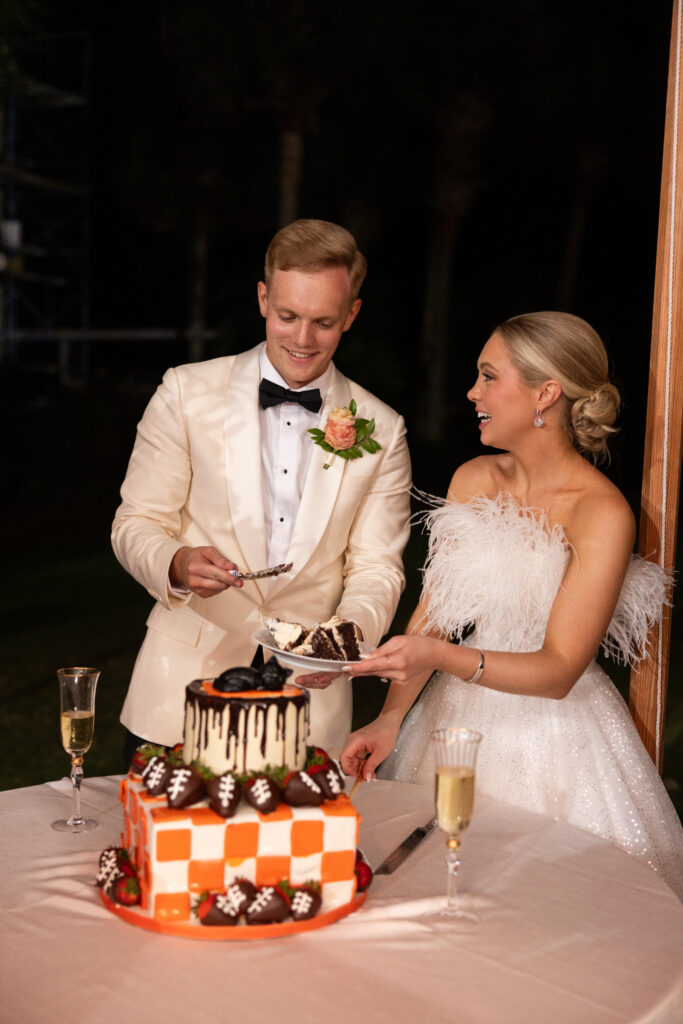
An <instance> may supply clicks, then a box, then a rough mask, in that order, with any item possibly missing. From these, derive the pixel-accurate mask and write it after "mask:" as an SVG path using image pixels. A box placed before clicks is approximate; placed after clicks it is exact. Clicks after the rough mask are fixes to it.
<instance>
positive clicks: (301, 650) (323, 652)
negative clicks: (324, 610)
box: [266, 615, 360, 661]
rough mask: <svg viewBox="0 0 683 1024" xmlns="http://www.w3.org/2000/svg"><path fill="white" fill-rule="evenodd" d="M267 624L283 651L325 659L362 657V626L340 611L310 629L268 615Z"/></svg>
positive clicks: (347, 659) (356, 658) (348, 659)
mask: <svg viewBox="0 0 683 1024" xmlns="http://www.w3.org/2000/svg"><path fill="white" fill-rule="evenodd" d="M266 626H267V627H268V629H269V630H270V632H271V633H272V635H273V640H274V641H275V644H276V646H277V647H279V649H280V650H281V651H288V652H290V653H291V654H302V655H304V656H305V657H310V658H322V659H324V660H325V661H358V660H359V659H360V646H359V640H360V635H359V630H358V627H357V626H356V624H355V623H354V622H350V621H349V620H348V619H342V618H340V617H339V616H338V615H333V616H332V618H331V619H328V620H327V621H326V622H316V623H315V624H314V625H313V626H311V627H310V629H306V628H305V627H304V626H302V625H301V624H300V623H298V622H286V621H284V620H283V619H266Z"/></svg>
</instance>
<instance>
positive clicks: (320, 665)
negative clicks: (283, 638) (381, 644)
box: [252, 629, 373, 672]
mask: <svg viewBox="0 0 683 1024" xmlns="http://www.w3.org/2000/svg"><path fill="white" fill-rule="evenodd" d="M252 640H254V641H255V642H256V643H257V644H261V647H265V648H266V650H268V651H272V652H273V654H275V655H277V660H278V661H279V662H281V664H283V665H287V666H288V667H289V668H304V669H307V670H308V671H309V672H340V671H341V669H343V668H344V665H360V664H361V663H360V661H333V660H330V659H329V658H308V657H306V655H305V654H292V652H291V651H281V650H280V648H279V647H278V645H277V644H276V643H275V641H274V639H273V634H272V633H271V632H270V630H269V629H258V630H257V631H256V632H255V633H254V635H253V637H252ZM358 646H359V647H360V649H361V651H362V652H363V653H364V654H367V652H368V651H371V650H372V649H373V648H372V647H371V646H370V644H366V643H360V644H359V645H358Z"/></svg>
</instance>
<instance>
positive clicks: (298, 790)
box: [282, 771, 325, 807]
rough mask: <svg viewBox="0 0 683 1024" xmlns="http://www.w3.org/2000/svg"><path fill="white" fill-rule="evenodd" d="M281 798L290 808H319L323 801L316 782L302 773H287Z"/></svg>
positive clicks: (308, 775)
mask: <svg viewBox="0 0 683 1024" xmlns="http://www.w3.org/2000/svg"><path fill="white" fill-rule="evenodd" d="M282 797H283V800H284V801H285V803H287V804H289V805H290V806H291V807H319V806H320V804H321V803H322V802H323V801H324V800H325V794H324V793H323V791H322V789H321V788H320V786H319V785H318V782H317V780H316V779H314V778H313V777H312V776H311V775H310V774H309V773H308V772H304V771H299V772H289V774H288V775H287V776H286V777H285V788H284V792H283V794H282Z"/></svg>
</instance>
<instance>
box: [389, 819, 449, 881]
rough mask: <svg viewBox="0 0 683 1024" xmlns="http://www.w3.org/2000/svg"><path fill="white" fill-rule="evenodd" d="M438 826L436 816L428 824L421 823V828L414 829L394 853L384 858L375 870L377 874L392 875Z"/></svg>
mask: <svg viewBox="0 0 683 1024" xmlns="http://www.w3.org/2000/svg"><path fill="white" fill-rule="evenodd" d="M435 828H436V818H431V819H430V820H429V821H428V822H427V823H426V825H420V827H419V828H416V829H413V831H412V832H411V833H410V835H409V836H406V838H405V839H404V840H403V842H402V843H400V844H399V845H398V846H397V847H396V849H395V850H394V851H393V853H390V854H389V856H388V857H387V858H386V860H383V861H382V863H381V864H380V866H379V867H378V868H377V870H376V871H375V874H376V875H390V874H391V873H392V871H395V870H396V868H397V867H399V865H401V864H402V863H403V861H404V860H405V859H406V857H409V856H410V854H411V853H412V852H413V850H414V849H415V848H416V847H417V846H419V845H420V843H421V842H422V840H423V839H426V838H427V836H428V835H430V834H431V833H432V832H433V831H434V829H435Z"/></svg>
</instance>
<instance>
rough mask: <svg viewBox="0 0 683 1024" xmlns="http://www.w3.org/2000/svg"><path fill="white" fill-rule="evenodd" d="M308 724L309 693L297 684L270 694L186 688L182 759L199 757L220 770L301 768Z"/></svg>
mask: <svg viewBox="0 0 683 1024" xmlns="http://www.w3.org/2000/svg"><path fill="white" fill-rule="evenodd" d="M308 725H309V700H308V694H307V693H306V691H304V690H300V689H298V688H295V687H290V688H288V690H285V691H283V693H278V694H274V695H271V696H268V695H265V694H262V693H253V694H251V695H248V696H247V695H240V696H237V695H234V696H233V695H230V694H226V695H225V697H216V696H215V695H214V696H211V695H208V694H205V693H204V692H203V691H200V692H188V695H187V700H186V704H185V740H184V749H183V760H184V762H185V764H190V763H191V762H192V761H194V760H198V761H201V762H202V764H205V765H206V766H207V767H208V768H210V769H211V770H212V771H213V772H215V773H216V774H217V775H222V774H223V773H224V772H228V771H231V772H246V771H262V770H263V769H264V768H265V767H266V765H270V766H271V767H281V766H287V767H288V768H290V769H297V768H303V766H304V764H305V763H306V743H307V742H308Z"/></svg>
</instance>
